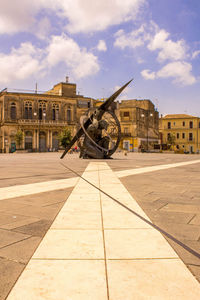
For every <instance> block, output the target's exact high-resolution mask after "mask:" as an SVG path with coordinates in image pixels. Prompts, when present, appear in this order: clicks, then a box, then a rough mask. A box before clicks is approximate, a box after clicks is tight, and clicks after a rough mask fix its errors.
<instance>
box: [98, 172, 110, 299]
mask: <svg viewBox="0 0 200 300" xmlns="http://www.w3.org/2000/svg"><path fill="white" fill-rule="evenodd" d="M99 171H100V170H99V167H98V186H99V187H100V185H101V183H100V172H99ZM99 197H100V211H101V225H102V236H103V250H104V263H105V275H106V290H107V298H108V300H109V299H110V296H109V283H108V266H107V258H106V244H105V233H104V221H103V208H102V193H101V192H100V191H99Z"/></svg>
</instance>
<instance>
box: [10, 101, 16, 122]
mask: <svg viewBox="0 0 200 300" xmlns="http://www.w3.org/2000/svg"><path fill="white" fill-rule="evenodd" d="M10 118H11V119H12V120H16V118H17V109H16V104H15V103H11V106H10Z"/></svg>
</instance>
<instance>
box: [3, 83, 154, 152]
mask: <svg viewBox="0 0 200 300" xmlns="http://www.w3.org/2000/svg"><path fill="white" fill-rule="evenodd" d="M101 103H102V102H99V101H97V100H95V99H92V98H89V97H83V96H81V95H79V94H77V92H76V84H74V83H69V82H68V80H67V81H66V82H61V83H58V84H56V85H55V86H54V87H53V88H52V89H51V90H50V91H47V92H45V93H43V94H38V93H16V92H8V91H2V92H1V93H0V152H1V153H5V152H6V153H8V152H15V150H16V149H19V148H21V149H25V150H27V151H30V152H32V151H33V152H38V151H41V152H43V151H57V150H58V148H59V134H60V133H61V131H62V130H63V129H64V128H66V127H67V128H69V129H70V131H71V134H72V136H73V135H74V134H75V133H76V130H77V127H78V126H79V120H80V116H81V115H83V114H85V113H86V111H87V110H88V109H89V108H92V107H96V106H99V105H100V104H101ZM115 113H116V115H117V116H118V119H119V121H120V123H121V129H122V137H121V142H120V148H121V149H127V150H128V151H139V150H144V151H145V150H146V151H147V150H152V149H153V148H154V145H155V144H158V120H159V117H158V112H157V111H156V110H155V107H154V105H153V103H152V102H151V101H150V100H135V99H133V100H123V101H121V103H119V102H116V111H115ZM18 130H20V131H22V132H23V140H22V144H21V145H20V146H19V145H17V144H16V133H17V131H18Z"/></svg>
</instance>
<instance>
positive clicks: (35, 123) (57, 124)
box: [17, 119, 76, 126]
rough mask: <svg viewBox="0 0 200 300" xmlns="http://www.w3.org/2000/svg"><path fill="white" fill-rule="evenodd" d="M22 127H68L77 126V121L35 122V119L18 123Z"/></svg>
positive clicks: (22, 120)
mask: <svg viewBox="0 0 200 300" xmlns="http://www.w3.org/2000/svg"><path fill="white" fill-rule="evenodd" d="M17 123H18V124H20V125H32V126H34V125H40V126H42V125H48V126H67V125H75V123H76V122H75V121H70V122H67V121H62V120H57V121H53V120H34V119H20V120H18V121H17Z"/></svg>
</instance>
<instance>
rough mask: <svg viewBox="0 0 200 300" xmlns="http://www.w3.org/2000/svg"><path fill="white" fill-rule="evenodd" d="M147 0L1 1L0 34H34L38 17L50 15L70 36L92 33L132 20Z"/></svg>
mask: <svg viewBox="0 0 200 300" xmlns="http://www.w3.org/2000/svg"><path fill="white" fill-rule="evenodd" d="M145 3H146V0H123V1H121V0H110V1H107V0H101V1H93V0H84V1H83V0H65V1H64V0H37V1H33V0H14V1H12V5H11V3H10V1H8V0H1V9H0V34H2V33H9V34H13V33H17V32H26V31H31V32H33V33H34V32H36V31H34V30H33V27H35V28H37V23H38V20H36V19H37V17H38V18H39V16H38V15H39V13H42V12H43V10H44V9H45V10H46V11H47V10H49V11H53V13H54V14H56V15H57V16H59V17H60V18H62V19H63V20H65V21H66V22H65V23H66V30H67V31H69V32H70V33H77V32H84V33H88V32H95V31H99V30H105V29H106V28H107V27H109V26H112V25H116V24H120V23H122V22H126V21H129V20H135V19H136V18H137V16H138V13H139V12H140V9H141V8H142V7H143V5H144V4H145Z"/></svg>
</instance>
